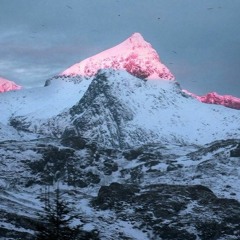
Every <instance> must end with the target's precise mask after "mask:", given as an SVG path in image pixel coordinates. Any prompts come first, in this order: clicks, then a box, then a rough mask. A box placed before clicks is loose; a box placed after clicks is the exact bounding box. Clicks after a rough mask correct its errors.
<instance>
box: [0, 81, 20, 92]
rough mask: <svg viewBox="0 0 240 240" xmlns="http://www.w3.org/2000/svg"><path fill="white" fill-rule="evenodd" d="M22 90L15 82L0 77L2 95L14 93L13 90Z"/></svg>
mask: <svg viewBox="0 0 240 240" xmlns="http://www.w3.org/2000/svg"><path fill="white" fill-rule="evenodd" d="M21 88H22V87H21V86H19V85H17V84H16V83H15V82H12V81H9V80H7V79H5V78H3V77H0V93H2V92H8V91H12V90H19V89H21Z"/></svg>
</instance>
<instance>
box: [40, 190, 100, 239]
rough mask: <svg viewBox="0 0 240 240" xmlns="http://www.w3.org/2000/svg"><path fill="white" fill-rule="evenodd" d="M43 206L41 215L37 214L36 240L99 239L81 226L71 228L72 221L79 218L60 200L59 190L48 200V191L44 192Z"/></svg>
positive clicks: (95, 234)
mask: <svg viewBox="0 0 240 240" xmlns="http://www.w3.org/2000/svg"><path fill="white" fill-rule="evenodd" d="M44 198H45V199H44V200H45V206H44V211H43V213H41V214H39V220H40V221H39V224H38V226H37V231H38V233H37V234H36V238H35V239H36V240H77V239H85V240H87V239H89V240H90V239H92V240H93V239H96V240H97V239H99V238H98V233H96V232H94V231H93V232H86V231H84V230H81V229H80V227H81V226H77V227H71V226H70V224H71V222H72V221H73V220H74V219H77V218H79V217H78V216H77V215H76V214H74V213H73V210H72V209H71V208H69V207H68V205H69V203H68V202H67V201H64V200H63V199H62V196H61V195H60V190H59V188H57V189H56V191H55V193H54V199H50V191H49V189H48V191H46V192H45V197H44Z"/></svg>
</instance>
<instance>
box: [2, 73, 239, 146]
mask: <svg viewBox="0 0 240 240" xmlns="http://www.w3.org/2000/svg"><path fill="white" fill-rule="evenodd" d="M53 82H54V81H53ZM54 84H56V85H57V86H59V85H58V84H57V83H55V82H54ZM62 84H63V83H62ZM63 85H66V86H65V87H64V88H61V90H60V88H59V89H58V88H56V87H55V86H54V85H52V86H51V85H50V86H49V87H47V88H49V89H46V90H45V89H44V90H45V91H53V89H54V91H53V92H52V93H51V94H52V101H51V103H50V104H51V105H50V106H51V109H53V110H52V111H51V112H49V111H48V112H47V113H45V114H44V115H43V113H42V112H44V108H42V105H43V104H45V108H48V106H47V104H49V102H48V101H46V102H45V103H44V102H43V103H41V109H42V110H39V109H37V108H36V110H37V111H36V112H35V111H34V112H28V113H27V112H26V109H22V111H18V112H17V114H14V116H12V117H11V123H12V125H13V126H14V127H15V128H16V129H19V130H23V131H30V132H32V133H38V134H43V135H45V136H57V137H61V136H84V137H85V138H89V139H92V140H95V141H97V142H98V143H99V144H100V145H103V146H110V147H123V148H125V147H129V146H135V145H141V144H144V143H150V142H160V141H164V142H182V143H195V144H205V143H209V142H211V141H215V140H220V139H227V138H238V137H239V136H240V128H239V126H240V112H239V111H238V110H233V109H228V108H225V107H223V106H217V105H208V104H203V103H201V102H199V101H197V100H196V99H194V98H192V97H190V96H188V95H187V94H185V93H184V92H183V91H182V90H181V88H180V86H179V85H178V83H177V82H175V81H165V80H158V81H155V80H148V81H145V80H142V79H139V78H136V77H134V76H132V75H130V74H129V73H127V72H124V71H114V70H102V71H100V72H99V73H98V74H97V75H96V76H95V77H94V78H93V79H92V80H87V79H85V80H82V81H81V82H80V83H77V84H73V83H71V82H70V83H67V84H66V83H64V84H63ZM67 86H68V87H67ZM70 86H71V87H73V86H74V87H75V88H74V91H75V94H74V93H73V92H71V94H66V92H68V91H69V87H70ZM56 89H58V90H57V92H58V93H56ZM79 89H81V93H79V91H80V90H79ZM65 95H66V96H65ZM73 95H74V97H71V96H73ZM48 96H51V95H49V94H48ZM57 96H62V97H61V98H60V99H59V98H58V97H57ZM68 98H69V99H70V98H71V99H72V100H71V101H70V100H69V99H68ZM58 101H59V102H58ZM27 102H29V101H27ZM32 103H33V102H32ZM32 103H30V105H31V104H32ZM37 103H38V101H37V100H35V102H34V104H37ZM60 103H62V104H60ZM27 105H28V104H27V103H26V104H24V106H25V107H26V106H27ZM73 105H74V106H73ZM6 107H7V105H6ZM38 107H39V106H38ZM26 108H27V110H28V111H29V107H26ZM19 109H20V107H19ZM54 109H55V110H54ZM54 114H55V116H54Z"/></svg>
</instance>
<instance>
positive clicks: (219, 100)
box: [183, 90, 240, 110]
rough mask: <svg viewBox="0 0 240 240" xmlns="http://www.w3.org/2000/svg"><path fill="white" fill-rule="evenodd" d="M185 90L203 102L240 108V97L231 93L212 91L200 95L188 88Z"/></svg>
mask: <svg viewBox="0 0 240 240" xmlns="http://www.w3.org/2000/svg"><path fill="white" fill-rule="evenodd" d="M183 92H184V93H186V94H188V95H190V96H192V97H194V98H196V99H197V100H198V101H200V102H203V103H208V104H217V105H223V106H225V107H229V108H233V109H238V110H240V98H237V97H234V96H231V95H219V94H217V93H216V92H211V93H208V94H206V95H204V96H198V95H196V94H194V93H191V92H188V91H187V90H183Z"/></svg>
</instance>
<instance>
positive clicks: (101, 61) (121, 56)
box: [61, 33, 174, 80]
mask: <svg viewBox="0 0 240 240" xmlns="http://www.w3.org/2000/svg"><path fill="white" fill-rule="evenodd" d="M108 68H112V69H115V70H126V71H127V72H129V73H130V74H132V75H134V76H136V77H140V78H147V79H167V80H171V79H174V76H173V74H172V73H171V72H170V70H169V69H168V68H167V67H166V66H165V65H164V64H162V63H161V61H160V58H159V56H158V54H157V52H156V51H155V50H154V49H153V48H152V46H151V44H150V43H148V42H146V41H145V40H144V39H143V37H142V36H141V34H140V33H134V34H133V35H132V36H131V37H129V38H128V39H127V40H125V41H124V42H122V43H120V44H119V45H117V46H115V47H113V48H110V49H108V50H105V51H103V52H101V53H99V54H97V55H95V56H92V57H90V58H87V59H85V60H83V61H81V62H80V63H77V64H75V65H73V66H71V67H70V68H68V69H67V70H65V71H64V72H62V73H61V75H65V76H77V75H81V76H93V75H95V74H96V73H97V71H98V70H99V69H108Z"/></svg>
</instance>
